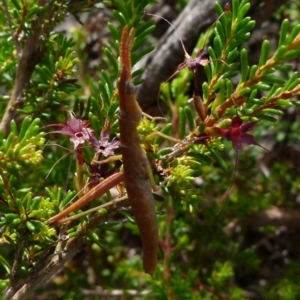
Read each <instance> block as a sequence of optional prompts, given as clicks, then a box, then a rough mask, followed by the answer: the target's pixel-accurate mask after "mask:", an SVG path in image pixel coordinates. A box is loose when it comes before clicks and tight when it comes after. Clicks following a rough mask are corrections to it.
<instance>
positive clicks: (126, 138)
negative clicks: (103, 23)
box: [118, 26, 158, 275]
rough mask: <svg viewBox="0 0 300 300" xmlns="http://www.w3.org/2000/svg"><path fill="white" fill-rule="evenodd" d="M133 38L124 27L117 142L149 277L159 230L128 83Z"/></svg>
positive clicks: (136, 110) (138, 110) (138, 115)
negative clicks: (119, 141)
mask: <svg viewBox="0 0 300 300" xmlns="http://www.w3.org/2000/svg"><path fill="white" fill-rule="evenodd" d="M133 38H134V30H133V29H131V30H130V31H129V29H128V27H127V26H126V27H125V28H124V30H123V33H122V40H121V50H120V55H121V63H122V71H121V75H120V79H119V82H118V89H119V97H120V115H119V125H120V140H121V152H122V160H123V167H124V182H125V187H126V191H127V194H128V198H129V201H130V204H131V207H132V211H133V214H134V216H135V219H136V223H137V226H138V228H139V231H140V235H141V240H142V244H143V267H144V270H145V272H146V273H148V274H150V275H152V274H153V273H154V271H155V268H156V264H157V252H158V229H157V221H156V213H155V206H154V198H153V195H152V189H151V183H150V177H149V174H150V172H151V168H150V165H149V162H148V159H147V157H146V154H145V152H144V151H143V149H142V148H141V146H140V136H139V134H138V132H137V126H138V124H139V122H140V120H141V118H142V110H141V108H140V107H139V105H138V103H137V101H136V98H135V91H134V85H133V83H132V81H131V60H130V54H131V45H132V41H133Z"/></svg>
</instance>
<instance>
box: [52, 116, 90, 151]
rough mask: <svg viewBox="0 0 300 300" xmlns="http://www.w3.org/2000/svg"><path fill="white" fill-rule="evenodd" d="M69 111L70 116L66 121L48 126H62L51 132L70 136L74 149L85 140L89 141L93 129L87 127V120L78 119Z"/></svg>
mask: <svg viewBox="0 0 300 300" xmlns="http://www.w3.org/2000/svg"><path fill="white" fill-rule="evenodd" d="M69 113H70V116H71V118H70V120H69V121H68V122H66V123H64V124H52V125H49V126H58V127H62V128H61V129H60V130H57V131H53V133H61V134H64V135H68V136H70V141H71V142H72V143H73V144H74V149H76V148H77V147H78V146H79V145H82V144H84V143H85V142H91V140H92V139H93V138H94V133H93V132H94V131H93V130H92V129H91V128H88V126H89V121H85V122H83V121H82V120H80V119H76V117H75V116H74V115H73V114H72V113H71V112H69Z"/></svg>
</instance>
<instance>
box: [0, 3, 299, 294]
mask: <svg viewBox="0 0 300 300" xmlns="http://www.w3.org/2000/svg"><path fill="white" fill-rule="evenodd" d="M83 2H84V1H83ZM2 3H3V8H0V39H1V43H0V78H1V79H0V85H1V95H0V113H1V116H2V122H1V128H2V131H1V132H0V228H1V239H0V242H1V247H0V248H1V249H0V265H1V269H0V274H1V280H0V291H4V294H3V295H4V299H10V298H11V296H12V295H13V294H14V293H15V292H17V290H18V289H20V288H22V287H23V286H24V285H25V284H29V285H30V284H31V285H33V287H32V290H34V289H36V288H42V289H43V287H42V286H39V285H41V282H38V283H37V284H34V283H35V280H37V278H38V277H39V276H41V277H43V276H44V277H45V278H46V277H47V276H49V278H47V279H50V277H51V276H52V275H55V274H50V273H51V270H54V269H55V268H57V266H58V265H59V264H62V261H63V259H64V257H65V256H64V255H65V254H66V253H67V255H70V257H69V258H68V259H67V260H66V261H68V260H71V258H72V257H73V256H74V254H75V252H76V251H78V250H79V248H80V249H81V253H80V254H79V255H81V256H80V257H79V258H78V260H75V259H73V260H72V262H71V263H70V265H68V266H67V267H66V268H65V269H64V271H63V276H62V277H63V278H60V277H58V276H56V277H55V280H53V282H52V286H55V289H57V290H60V294H61V298H63V299H82V297H83V295H82V291H83V289H84V290H92V291H93V292H94V291H96V292H97V291H98V289H96V288H95V285H98V284H99V282H101V284H102V286H101V288H102V290H101V292H102V291H103V290H104V291H103V293H104V294H105V293H106V292H108V291H112V290H117V292H120V293H121V292H123V296H124V298H126V297H127V294H128V297H131V298H130V299H141V298H145V299H152V298H153V299H154V298H155V299H212V300H213V299H248V298H247V297H248V296H247V291H248V285H249V286H251V284H253V282H254V281H255V280H256V279H257V282H259V280H260V279H261V278H262V277H263V275H262V274H265V273H263V271H265V270H267V271H270V270H272V268H271V267H270V265H268V264H270V261H271V263H272V262H273V261H272V259H273V260H275V259H274V257H273V256H270V257H267V258H266V254H265V252H266V251H264V250H265V248H264V245H268V247H266V249H267V250H268V251H270V252H272V251H271V250H269V249H270V248H272V247H273V248H274V249H275V250H276V251H275V250H274V251H273V252H276V254H277V255H279V254H278V253H281V255H282V257H283V258H282V262H280V263H277V264H276V261H275V264H276V267H277V268H278V269H280V272H279V271H278V272H276V275H274V278H272V280H269V281H268V282H267V284H266V285H265V286H264V287H261V286H260V293H261V294H264V295H265V297H266V298H267V299H287V300H288V299H298V298H299V293H300V292H299V288H297V286H298V281H297V278H298V273H299V271H298V270H299V262H298V260H299V258H298V256H297V255H296V254H294V253H293V254H292V255H291V256H290V258H289V259H287V258H286V259H285V258H284V255H283V253H286V252H285V250H286V249H285V248H284V250H282V249H281V246H282V245H281V243H280V241H281V240H280V238H279V235H280V228H281V227H279V226H277V225H278V224H277V223H276V222H272V220H271V221H270V220H268V219H267V218H265V219H264V222H266V223H267V224H264V222H262V224H260V223H259V222H261V218H262V217H261V215H262V214H267V213H270V211H272V209H274V208H276V209H278V210H280V212H281V214H284V211H285V210H286V209H289V210H293V209H295V208H296V207H297V200H295V199H297V197H298V193H299V188H300V180H299V176H298V173H297V169H295V168H294V167H293V166H291V164H292V163H294V162H295V159H293V157H294V156H295V157H298V156H297V155H299V153H298V151H297V148H298V146H295V145H298V144H299V134H298V132H299V129H300V128H299V127H300V123H299V121H295V122H293V123H292V125H291V123H289V122H287V121H285V120H284V116H285V112H286V111H287V110H288V109H290V110H292V109H296V108H297V106H299V104H300V102H299V101H298V99H297V95H298V94H299V92H300V78H299V74H298V73H297V72H295V70H293V68H292V62H294V61H295V60H296V59H298V58H299V57H300V26H299V25H298V24H296V25H292V24H291V23H290V22H289V21H288V20H287V19H285V20H283V22H282V24H281V28H280V31H279V36H278V43H277V44H276V45H274V43H271V42H270V41H268V40H263V41H262V43H261V50H260V55H259V58H258V60H257V62H255V64H253V63H252V62H250V61H251V57H250V50H249V49H248V44H247V42H248V41H249V38H250V36H251V33H252V31H253V30H254V26H255V22H254V21H253V20H251V18H250V17H249V16H248V14H249V10H250V4H249V1H248V0H241V1H239V0H233V1H232V3H231V9H228V7H225V8H224V9H223V8H222V6H221V5H220V4H219V3H216V4H215V10H216V12H217V14H218V16H219V18H218V20H217V22H216V23H215V24H214V25H213V27H212V28H213V30H209V32H208V33H211V35H210V38H211V42H210V46H209V47H208V50H207V52H208V55H209V57H208V58H207V59H206V58H204V56H201V55H202V54H201V55H200V54H199V53H202V52H201V51H200V52H199V50H203V48H204V46H206V45H204V44H205V43H206V40H207V37H206V36H207V35H206V34H205V35H202V36H200V37H199V41H198V43H197V46H196V47H195V49H194V51H193V57H192V58H188V56H187V57H186V59H187V61H186V62H185V63H183V64H181V65H180V66H179V67H178V70H177V71H178V72H176V77H175V78H172V81H170V82H167V83H163V84H162V87H161V91H160V94H161V95H160V98H161V99H160V100H161V101H162V102H163V103H164V105H165V107H166V111H167V112H166V114H165V119H163V118H161V119H158V120H156V119H149V118H148V117H146V116H145V117H144V118H143V120H142V121H141V122H140V124H139V126H138V131H139V133H140V135H141V139H140V143H141V146H142V147H143V149H144V151H145V152H146V154H147V157H148V159H149V162H150V166H151V171H152V174H150V176H149V177H151V181H152V182H151V183H152V185H153V191H154V192H155V193H156V194H155V197H156V199H158V201H157V205H156V208H157V213H158V227H159V237H160V257H159V265H158V267H157V271H156V273H155V275H154V276H153V277H150V276H148V275H147V274H144V272H143V271H142V264H141V260H140V255H139V254H140V253H139V252H141V251H140V246H139V237H138V234H139V233H138V229H137V226H136V224H135V220H134V218H132V214H131V211H130V210H128V203H127V199H126V191H125V187H124V186H123V184H122V183H121V182H117V183H116V184H115V185H116V186H117V191H112V190H109V189H106V190H105V191H104V192H103V193H102V194H101V195H102V196H101V197H100V196H99V197H97V198H96V199H94V198H95V196H93V195H92V196H91V197H90V198H91V199H90V200H93V202H92V203H90V204H86V205H85V206H83V207H81V211H80V214H79V215H78V216H76V214H77V213H78V212H71V213H70V216H71V218H72V219H71V220H72V222H70V223H68V224H67V225H63V226H59V225H57V224H54V223H51V222H48V220H49V219H50V218H52V217H53V216H54V215H56V214H57V213H59V212H61V211H62V210H64V209H65V208H66V207H68V206H69V205H70V202H75V201H76V200H75V199H76V198H81V199H82V198H84V197H86V195H91V194H90V190H91V189H92V188H93V187H95V186H96V187H99V186H101V184H100V185H97V184H98V182H99V181H100V182H101V181H103V180H106V179H107V178H110V176H111V175H112V174H114V173H117V172H119V171H122V170H123V169H122V157H121V154H120V153H121V152H120V146H119V145H118V139H119V123H118V114H119V104H118V101H119V100H118V98H119V95H118V89H117V82H118V78H119V76H120V70H121V65H120V58H119V56H120V53H119V51H120V40H121V35H122V31H123V28H124V26H126V25H127V26H129V28H134V30H135V39H134V44H133V48H132V57H131V60H132V65H133V66H135V69H134V70H135V71H134V73H133V74H132V78H133V80H134V84H135V85H136V86H138V85H139V84H140V83H141V75H142V74H143V72H144V69H143V68H141V67H140V63H141V61H142V59H143V58H144V57H145V56H146V55H147V54H148V53H150V52H151V51H152V50H153V49H154V46H153V45H152V44H151V43H150V42H149V41H152V40H151V39H150V36H151V34H152V32H153V31H154V29H155V25H154V21H153V20H146V18H144V16H143V12H144V11H145V8H146V7H147V6H148V5H151V4H153V3H154V1H151V0H142V1H141V0H133V1H130V0H114V1H103V2H102V1H99V2H98V3H97V1H91V2H88V3H85V2H84V3H79V2H78V1H50V2H47V3H44V4H43V5H41V4H40V3H39V2H37V1H35V0H31V1H21V0H11V1H7V0H4V1H3V2H2ZM186 3H187V1H178V3H177V6H178V7H184V6H185V5H186ZM295 3H296V2H295ZM295 3H294V4H293V5H294V6H296V7H297V4H295ZM92 5H94V8H99V7H100V8H102V9H103V10H106V12H107V11H109V12H110V15H111V18H110V20H109V22H108V23H107V30H108V38H107V37H106V38H105V39H106V40H105V45H104V44H101V47H99V52H101V55H100V59H99V61H98V62H97V66H96V67H90V66H87V65H89V58H88V56H87V54H86V50H87V48H88V47H87V44H86V43H87V42H86V38H87V37H86V33H85V32H84V30H83V27H81V25H78V26H77V28H76V29H74V31H70V32H69V36H68V37H66V36H65V35H64V34H63V33H60V32H57V29H56V26H57V25H59V24H60V23H61V22H62V21H63V20H64V19H65V16H66V15H69V14H72V15H73V16H74V17H75V19H77V20H78V21H80V18H81V14H80V13H82V12H83V11H88V12H89V11H90V10H91V6H92ZM147 9H148V8H147ZM287 11H289V10H288V9H287ZM294 18H297V16H294ZM298 18H299V16H298ZM295 23H296V22H295ZM204 41H205V42H204ZM33 45H34V46H33ZM100 48H101V49H100ZM26 55H27V56H26ZM193 59H194V60H193ZM195 61H196V63H195ZM192 63H195V64H196V67H195V65H193V64H192ZM193 68H196V69H193ZM196 71H200V72H201V71H203V77H201V78H200V77H199V76H198V72H196ZM191 91H192V93H191ZM191 94H192V95H191ZM139 100H142V99H139ZM66 111H69V112H74V115H71V117H69V118H68V119H67V120H66V117H65V115H66V114H64V112H66ZM295 119H297V118H295ZM270 122H271V123H270ZM74 124H75V125H74ZM270 124H273V125H270ZM271 126H272V127H271ZM53 128H54V129H53ZM252 128H253V129H254V130H253V133H251V134H250V133H248V132H249V131H250V130H251V129H252ZM267 130H268V131H267ZM45 131H47V132H49V133H50V134H47V135H46V134H45ZM266 132H268V134H272V135H274V136H275V143H281V144H280V145H282V144H284V145H285V146H287V149H289V151H290V152H287V153H284V156H283V158H282V156H281V159H278V160H277V161H276V163H272V170H271V168H269V167H268V164H271V163H269V162H268V160H269V159H270V157H271V156H272V155H271V154H270V155H267V156H269V157H267V158H266V156H263V155H264V153H265V152H264V151H265V149H264V147H265V144H264V143H263V142H264V135H266ZM252 134H253V135H252ZM254 137H255V139H254ZM46 139H47V140H49V142H48V143H46V144H45V140H46ZM225 139H226V140H225ZM256 139H257V142H256ZM70 142H71V143H70ZM260 143H261V144H262V146H263V147H262V146H260ZM244 145H247V147H244V148H243V147H242V146H244ZM254 146H256V147H254ZM242 148H243V149H242ZM266 148H268V147H267V146H266ZM286 151H287V150H286ZM262 156H263V157H264V158H262V159H260V157H262ZM65 158H69V159H65ZM132 159H133V167H137V168H138V167H139V164H140V163H141V162H138V161H135V159H134V157H133V158H132ZM258 160H259V162H260V163H259V164H258V163H257V161H258ZM258 165H260V166H261V168H259V167H258ZM298 167H299V166H298ZM261 170H263V172H262V171H261ZM83 195H85V196H83ZM82 196H83V197H82ZM283 208H284V209H283ZM281 209H282V210H281ZM277 213H278V211H277ZM277 215H278V214H277ZM277 215H276V216H277ZM252 216H254V217H253V218H256V220H257V223H258V224H259V225H257V226H256V223H254V222H251V221H252V219H251V218H252ZM291 216H293V213H291V215H290V217H291ZM76 217H77V218H76ZM268 222H269V223H270V224H269V223H268ZM124 224H125V226H124ZM56 225H57V226H56ZM285 226H286V227H287V225H285ZM282 239H283V240H284V238H282ZM286 240H288V241H290V239H288V238H286ZM284 241H285V240H284ZM83 243H84V244H85V247H82V244H83ZM273 244H274V246H273ZM299 248H300V245H299V243H298V242H295V245H294V248H293V249H294V250H295V253H297V250H299ZM136 249H138V250H137V251H136ZM278 249H279V250H278ZM293 255H294V257H295V258H294V257H293ZM82 256H83V257H84V259H82ZM274 256H275V255H274ZM55 257H60V258H61V260H60V261H57V260H56V261H55ZM293 259H294V260H293ZM290 260H293V261H292V262H293V263H290ZM66 261H65V262H66ZM49 265H50V267H49ZM60 268H62V265H61V266H60V267H59V268H58V269H60ZM263 268H265V269H263ZM58 269H57V270H58ZM262 269H263V271H262ZM39 272H40V273H39ZM274 273H275V272H274ZM36 274H38V275H36ZM91 274H92V275H91ZM44 277H43V278H44ZM93 278H95V279H93ZM249 278H252V281H251V280H250V279H249ZM45 281H46V280H45ZM245 282H246V283H245ZM248 283H249V284H248ZM257 285H258V286H259V284H257ZM14 289H15V290H14ZM133 289H134V291H132V290H133ZM5 290H6V291H5ZM29 290H30V289H29ZM42 292H47V291H46V290H44V291H42ZM38 293H39V292H37V294H38ZM131 293H132V294H131ZM23 296H24V295H22V297H23ZM47 296H48V298H51V297H53V295H51V292H49V294H47ZM97 297H98V295H97ZM22 299H23V298H22ZM24 299H25V298H24ZM89 299H94V298H93V297H92V296H91V297H90V298H89ZM122 299H123V298H122Z"/></svg>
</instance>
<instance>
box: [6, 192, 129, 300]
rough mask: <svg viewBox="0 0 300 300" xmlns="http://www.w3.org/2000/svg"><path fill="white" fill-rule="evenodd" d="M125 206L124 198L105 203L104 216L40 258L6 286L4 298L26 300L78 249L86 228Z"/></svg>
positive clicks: (92, 219)
mask: <svg viewBox="0 0 300 300" xmlns="http://www.w3.org/2000/svg"><path fill="white" fill-rule="evenodd" d="M127 206H129V203H128V200H127V199H124V198H123V199H120V201H119V200H113V201H110V202H109V203H107V204H106V205H105V208H106V209H107V212H108V213H107V215H106V216H101V215H98V214H96V215H95V216H93V217H92V218H91V220H90V221H89V222H88V223H87V224H85V225H83V226H82V227H81V229H80V230H79V232H78V236H77V237H75V238H72V239H69V240H68V241H67V242H66V245H65V247H62V246H61V245H59V246H58V247H56V249H57V250H55V251H54V253H53V254H48V255H47V257H46V258H42V264H38V265H37V266H36V268H35V270H34V271H33V272H32V274H31V275H30V276H28V278H26V279H25V280H24V281H22V282H21V283H19V284H18V285H16V286H14V287H10V288H8V289H7V290H6V291H5V292H4V300H19V299H22V300H26V299H28V298H29V297H31V296H32V295H34V292H35V290H36V289H38V288H39V287H41V286H43V285H45V284H46V283H47V282H48V281H49V280H50V279H51V278H52V277H53V276H54V275H55V274H56V273H58V272H59V271H60V270H61V269H62V268H63V267H64V265H65V264H66V263H67V262H68V261H69V260H71V259H72V258H73V257H74V256H75V254H76V253H77V251H79V250H80V248H81V246H82V245H83V243H84V237H85V235H86V233H87V231H88V230H90V229H94V228H96V227H97V226H98V225H99V223H101V222H105V221H107V220H108V219H109V217H110V216H111V215H112V214H114V213H115V212H116V211H117V210H118V209H119V208H121V207H127ZM61 241H62V239H61Z"/></svg>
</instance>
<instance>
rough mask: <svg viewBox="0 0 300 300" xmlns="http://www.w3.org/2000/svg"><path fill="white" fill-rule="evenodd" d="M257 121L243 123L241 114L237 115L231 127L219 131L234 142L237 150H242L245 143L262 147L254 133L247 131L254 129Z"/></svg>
mask: <svg viewBox="0 0 300 300" xmlns="http://www.w3.org/2000/svg"><path fill="white" fill-rule="evenodd" d="M257 122H258V121H254V122H247V123H245V124H243V120H242V119H241V118H240V117H239V116H235V117H233V119H232V120H231V128H230V129H219V131H220V133H221V135H223V136H225V138H226V139H227V140H229V141H231V142H232V145H233V148H234V150H235V152H239V151H241V150H242V149H243V144H246V145H256V146H259V147H262V146H261V145H259V144H258V143H257V141H256V140H255V139H254V137H253V135H251V134H248V133H247V132H248V131H250V130H252V129H253V127H254V125H255V124H256V123H257ZM262 148H263V147H262Z"/></svg>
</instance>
